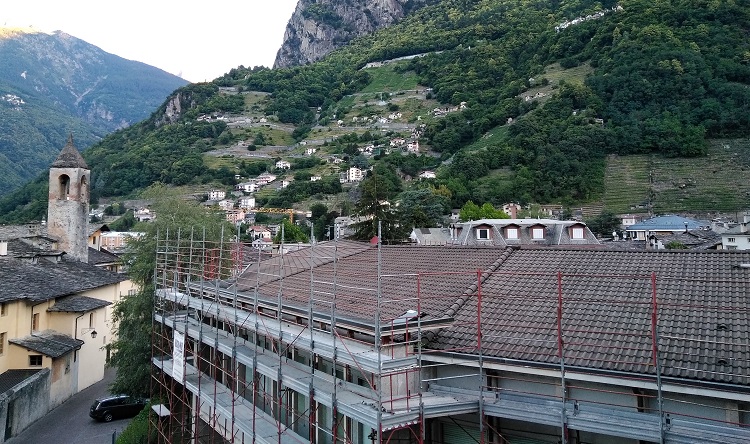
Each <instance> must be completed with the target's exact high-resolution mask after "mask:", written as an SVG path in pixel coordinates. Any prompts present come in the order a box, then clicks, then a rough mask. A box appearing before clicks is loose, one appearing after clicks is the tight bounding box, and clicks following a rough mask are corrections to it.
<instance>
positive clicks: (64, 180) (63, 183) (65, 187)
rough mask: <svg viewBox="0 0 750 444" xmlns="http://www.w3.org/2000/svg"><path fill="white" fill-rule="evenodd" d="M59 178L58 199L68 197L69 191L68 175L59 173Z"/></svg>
mask: <svg viewBox="0 0 750 444" xmlns="http://www.w3.org/2000/svg"><path fill="white" fill-rule="evenodd" d="M59 180H60V188H59V196H58V198H59V199H60V200H66V199H67V198H68V194H69V193H70V177H69V176H68V175H67V174H61V175H60V179H59Z"/></svg>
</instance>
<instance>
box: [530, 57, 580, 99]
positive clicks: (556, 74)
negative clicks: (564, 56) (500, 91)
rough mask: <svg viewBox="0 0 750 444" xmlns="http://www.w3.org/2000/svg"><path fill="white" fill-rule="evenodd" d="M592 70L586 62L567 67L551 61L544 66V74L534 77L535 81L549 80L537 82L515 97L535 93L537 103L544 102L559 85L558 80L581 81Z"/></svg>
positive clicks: (533, 94) (531, 95)
mask: <svg viewBox="0 0 750 444" xmlns="http://www.w3.org/2000/svg"><path fill="white" fill-rule="evenodd" d="M592 72H594V69H593V68H592V67H591V65H590V64H589V63H588V62H587V63H584V64H582V65H579V66H576V67H573V68H567V69H565V68H563V67H562V66H560V64H559V63H553V64H551V65H548V66H546V67H545V68H544V74H540V75H537V76H535V77H534V79H535V81H536V82H537V83H539V82H541V81H542V79H547V80H548V81H549V83H548V84H547V85H541V84H539V85H538V86H534V87H532V88H529V89H528V90H526V91H524V92H522V93H521V94H519V95H518V96H516V97H526V96H529V97H534V96H535V95H540V97H538V98H537V99H536V100H538V101H539V103H544V102H546V101H547V100H549V98H550V97H551V95H552V93H553V91H554V90H555V89H557V88H558V86H559V85H560V82H562V81H565V82H567V83H583V81H584V79H585V78H586V76H587V75H589V74H590V73H592Z"/></svg>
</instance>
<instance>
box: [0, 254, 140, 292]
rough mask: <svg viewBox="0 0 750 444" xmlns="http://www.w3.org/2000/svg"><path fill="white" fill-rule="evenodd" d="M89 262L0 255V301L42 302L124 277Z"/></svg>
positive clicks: (116, 281)
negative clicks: (54, 260) (27, 258)
mask: <svg viewBox="0 0 750 444" xmlns="http://www.w3.org/2000/svg"><path fill="white" fill-rule="evenodd" d="M127 279H128V277H127V276H125V275H122V274H116V273H112V272H110V271H107V270H103V269H101V268H97V267H95V266H93V265H89V264H84V263H82V262H78V261H74V260H70V259H66V258H64V257H63V259H62V260H60V261H58V262H53V261H50V260H46V259H43V258H41V259H37V260H22V259H17V258H14V257H10V256H2V257H0V302H6V301H15V300H20V299H26V300H28V301H31V302H40V301H46V300H49V299H54V298H58V297H62V296H68V295H73V294H76V293H81V292H83V291H86V290H92V289H95V288H100V287H103V286H106V285H111V284H115V283H118V282H123V281H125V280H127Z"/></svg>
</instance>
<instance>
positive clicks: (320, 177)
mask: <svg viewBox="0 0 750 444" xmlns="http://www.w3.org/2000/svg"><path fill="white" fill-rule="evenodd" d="M319 180H323V176H319V175H317V174H315V175H313V176H310V182H317V181H319Z"/></svg>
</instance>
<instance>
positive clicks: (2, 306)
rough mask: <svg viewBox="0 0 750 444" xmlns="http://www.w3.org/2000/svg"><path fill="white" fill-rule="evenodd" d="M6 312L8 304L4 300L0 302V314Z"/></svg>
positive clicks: (2, 314)
mask: <svg viewBox="0 0 750 444" xmlns="http://www.w3.org/2000/svg"><path fill="white" fill-rule="evenodd" d="M7 314H8V304H6V303H5V302H2V303H0V316H5V315H7Z"/></svg>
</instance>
